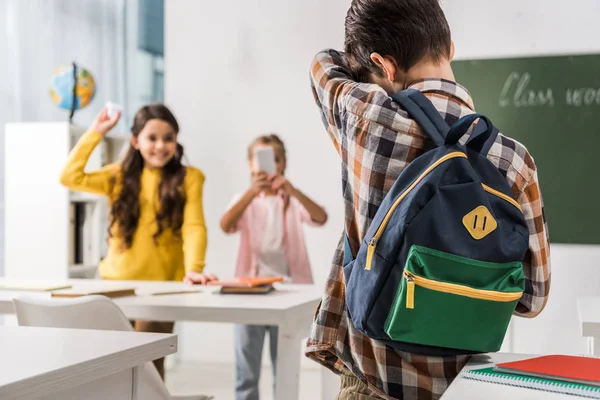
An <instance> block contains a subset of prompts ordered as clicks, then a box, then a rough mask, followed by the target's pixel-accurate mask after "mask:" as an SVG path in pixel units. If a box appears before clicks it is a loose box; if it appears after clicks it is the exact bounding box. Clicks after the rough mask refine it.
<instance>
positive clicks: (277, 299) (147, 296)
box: [0, 279, 323, 324]
mask: <svg viewBox="0 0 600 400" xmlns="http://www.w3.org/2000/svg"><path fill="white" fill-rule="evenodd" d="M31 282H35V281H27V282H26V281H13V280H3V279H0V285H1V284H3V283H4V284H8V283H10V284H11V285H15V284H17V283H24V284H28V283H31ZM38 283H39V282H38ZM48 283H49V284H51V285H53V284H57V285H60V284H70V285H72V289H70V290H82V291H100V290H103V289H116V288H132V287H133V288H136V296H127V297H119V298H116V299H114V300H115V302H116V303H117V304H118V305H119V307H121V309H122V310H123V312H124V313H125V315H127V316H128V317H129V318H138V319H144V318H155V319H157V320H165V321H166V320H172V321H180V320H188V321H205V322H211V321H212V322H234V323H264V324H273V323H274V322H277V321H279V320H281V319H282V318H287V317H290V318H293V317H294V315H295V314H297V313H298V314H300V313H301V314H302V315H305V314H311V313H314V311H315V309H316V306H317V304H318V302H319V300H320V299H321V297H322V295H323V289H322V288H321V287H319V286H316V285H288V284H280V285H275V286H276V290H275V291H273V292H271V293H269V294H266V295H258V294H245V295H234V294H226V295H223V294H218V293H215V291H216V290H218V288H217V287H212V286H199V285H198V286H190V285H186V284H184V283H181V282H148V281H106V280H93V279H70V280H65V281H62V282H48ZM169 292H185V293H175V294H164V293H169ZM157 293H160V294H157ZM21 296H42V297H50V293H48V292H39V291H16V290H0V313H7V314H10V313H13V312H14V311H13V310H12V299H14V298H16V297H21ZM275 324H276V323H275Z"/></svg>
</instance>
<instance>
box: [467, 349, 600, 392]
mask: <svg viewBox="0 0 600 400" xmlns="http://www.w3.org/2000/svg"><path fill="white" fill-rule="evenodd" d="M598 363H600V360H599V359H596V358H587V357H572V356H545V357H536V358H532V359H528V360H523V361H517V362H512V363H504V364H498V365H497V366H496V367H490V368H482V369H474V370H470V371H463V372H462V373H461V375H462V376H463V377H465V378H468V379H474V380H478V381H482V382H487V383H497V384H502V385H508V386H515V387H521V388H527V389H534V390H541V391H546V392H554V393H561V394H568V395H573V396H580V397H586V398H590V399H600V386H598V384H599V383H598V382H597V371H598V369H597V366H598ZM584 381H585V382H589V384H586V383H582V382H584Z"/></svg>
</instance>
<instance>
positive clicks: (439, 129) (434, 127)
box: [392, 89, 450, 146]
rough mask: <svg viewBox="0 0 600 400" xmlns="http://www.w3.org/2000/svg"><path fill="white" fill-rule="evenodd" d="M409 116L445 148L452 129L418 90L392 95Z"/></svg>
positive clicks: (434, 141) (436, 143)
mask: <svg viewBox="0 0 600 400" xmlns="http://www.w3.org/2000/svg"><path fill="white" fill-rule="evenodd" d="M392 99H394V100H395V101H396V102H398V103H399V104H400V105H401V106H402V107H403V108H404V109H405V110H406V111H407V112H408V114H409V115H410V116H411V117H412V118H413V119H414V120H415V121H417V123H418V124H419V126H420V127H421V129H422V130H423V132H425V134H427V136H429V138H430V139H431V140H432V141H433V143H435V145H436V146H443V145H444V139H445V137H446V133H447V132H448V130H449V129H450V127H449V126H448V124H447V123H446V121H445V120H444V118H442V116H441V115H440V113H439V111H438V110H436V108H435V107H434V106H433V104H432V103H431V101H429V99H428V98H427V97H425V95H423V93H421V92H420V91H419V90H416V89H406V90H403V91H401V92H398V93H394V94H393V95H392Z"/></svg>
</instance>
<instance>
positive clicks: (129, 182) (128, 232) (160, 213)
mask: <svg viewBox="0 0 600 400" xmlns="http://www.w3.org/2000/svg"><path fill="white" fill-rule="evenodd" d="M152 119H159V120H162V121H165V122H166V123H168V124H169V125H171V127H172V128H173V130H174V131H175V133H176V134H177V133H179V124H178V123H177V120H176V119H175V116H173V114H172V113H171V111H170V110H169V109H168V108H167V107H166V106H165V105H163V104H152V105H148V106H144V107H142V108H141V109H140V110H139V111H138V112H137V113H136V115H135V118H134V119H133V126H132V127H131V134H132V135H133V136H134V137H137V136H138V135H139V134H140V132H141V131H142V129H143V128H144V126H145V125H146V123H147V122H148V121H150V120H152ZM182 158H183V146H182V145H180V144H179V143H177V151H176V152H175V155H174V156H173V158H171V160H169V162H168V163H167V164H166V165H165V166H164V167H163V168H162V171H161V179H160V184H159V186H158V197H159V207H158V210H156V225H157V227H158V228H157V230H156V232H154V234H153V236H152V237H153V239H154V242H155V243H156V242H157V240H158V238H159V237H160V235H161V234H162V233H163V232H164V231H165V230H166V229H171V230H172V231H173V234H174V235H175V236H181V226H182V224H183V208H184V206H185V202H186V196H185V191H184V188H183V181H184V178H185V173H186V168H185V166H183V164H182V163H181V159H182ZM143 170H144V159H143V157H142V154H141V153H140V151H139V150H137V149H136V148H135V147H133V146H132V145H130V146H129V149H128V150H127V154H126V155H125V158H124V159H123V161H122V163H121V173H120V178H121V180H120V184H121V189H120V191H119V194H118V196H117V198H116V199H115V201H114V202H113V203H112V206H111V209H110V224H109V227H108V234H109V237H112V236H113V232H112V231H113V226H114V225H115V224H116V226H117V229H118V230H117V232H118V237H120V238H121V239H122V240H123V244H124V245H125V248H127V249H128V248H130V247H131V245H132V243H133V236H134V234H135V231H136V230H137V227H138V222H139V219H140V190H141V181H140V180H141V176H142V171H143ZM115 183H116V179H115V180H114V181H113V185H114V184H115Z"/></svg>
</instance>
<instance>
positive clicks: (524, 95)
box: [498, 72, 600, 108]
mask: <svg viewBox="0 0 600 400" xmlns="http://www.w3.org/2000/svg"><path fill="white" fill-rule="evenodd" d="M531 78H532V77H531V74H530V73H529V72H523V73H519V72H511V73H510V74H509V75H508V77H507V78H506V80H505V82H504V85H503V87H502V91H501V92H500V97H499V99H498V104H499V105H500V107H509V106H513V107H516V108H521V107H554V106H555V105H556V100H555V95H554V90H553V89H552V88H549V87H546V88H543V87H542V88H535V87H531ZM559 99H560V100H562V101H564V103H565V104H566V105H568V106H572V107H581V106H594V105H597V106H600V88H589V87H587V88H586V87H584V88H568V89H566V90H565V92H564V94H563V95H562V96H561V97H559Z"/></svg>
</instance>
